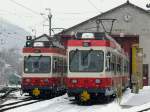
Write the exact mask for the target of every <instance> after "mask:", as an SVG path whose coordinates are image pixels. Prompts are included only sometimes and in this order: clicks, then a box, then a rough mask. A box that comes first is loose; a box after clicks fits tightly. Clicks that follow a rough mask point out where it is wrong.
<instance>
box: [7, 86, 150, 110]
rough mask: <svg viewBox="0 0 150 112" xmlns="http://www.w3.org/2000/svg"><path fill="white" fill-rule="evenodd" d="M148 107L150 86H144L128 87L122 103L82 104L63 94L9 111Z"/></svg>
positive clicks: (135, 108) (149, 106)
mask: <svg viewBox="0 0 150 112" xmlns="http://www.w3.org/2000/svg"><path fill="white" fill-rule="evenodd" d="M5 103H7V102H5ZM9 103H10V101H9ZM146 108H150V87H144V88H143V89H142V90H140V92H139V94H134V93H131V92H130V89H128V90H127V91H126V92H125V93H124V95H123V97H122V100H121V103H120V105H119V103H118V102H117V101H116V100H114V101H113V102H110V103H108V104H93V105H90V106H82V105H78V104H76V103H75V102H74V101H72V100H70V99H69V98H68V96H67V95H63V96H60V97H56V98H53V99H49V100H45V101H42V102H37V103H34V104H30V105H27V106H22V107H19V108H15V109H12V110H8V111H7V112H138V111H141V110H143V109H146ZM149 111H150V110H149ZM144 112H145V111H144Z"/></svg>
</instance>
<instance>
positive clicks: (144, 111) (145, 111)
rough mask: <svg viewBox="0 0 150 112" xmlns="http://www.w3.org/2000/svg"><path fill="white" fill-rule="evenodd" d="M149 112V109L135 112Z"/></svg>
mask: <svg viewBox="0 0 150 112" xmlns="http://www.w3.org/2000/svg"><path fill="white" fill-rule="evenodd" d="M149 111H150V107H149V108H146V109H143V110H140V111H137V112H149Z"/></svg>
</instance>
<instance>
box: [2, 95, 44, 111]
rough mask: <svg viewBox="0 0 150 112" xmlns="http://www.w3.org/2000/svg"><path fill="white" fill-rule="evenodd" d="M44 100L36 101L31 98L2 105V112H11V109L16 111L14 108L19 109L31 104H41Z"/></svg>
mask: <svg viewBox="0 0 150 112" xmlns="http://www.w3.org/2000/svg"><path fill="white" fill-rule="evenodd" d="M43 100H44V99H38V100H34V99H32V98H30V97H28V98H24V99H22V100H19V101H16V102H13V103H8V104H3V105H0V112H4V111H7V110H10V109H14V108H18V107H22V106H26V105H30V104H33V103H37V102H40V101H43Z"/></svg>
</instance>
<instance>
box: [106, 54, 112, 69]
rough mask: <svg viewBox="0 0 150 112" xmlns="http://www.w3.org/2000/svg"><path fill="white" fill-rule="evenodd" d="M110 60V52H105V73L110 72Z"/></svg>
mask: <svg viewBox="0 0 150 112" xmlns="http://www.w3.org/2000/svg"><path fill="white" fill-rule="evenodd" d="M110 60H111V54H110V52H107V54H106V71H110Z"/></svg>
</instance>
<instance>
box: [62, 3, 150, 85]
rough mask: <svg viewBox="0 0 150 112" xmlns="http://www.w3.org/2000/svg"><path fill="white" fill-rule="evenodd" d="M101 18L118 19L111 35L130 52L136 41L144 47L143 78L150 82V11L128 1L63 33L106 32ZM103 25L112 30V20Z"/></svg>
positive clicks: (107, 29)
mask: <svg viewBox="0 0 150 112" xmlns="http://www.w3.org/2000/svg"><path fill="white" fill-rule="evenodd" d="M99 19H116V21H115V22H114V25H113V28H112V33H111V35H112V36H113V37H114V38H116V40H117V41H118V42H119V43H121V44H123V47H124V49H125V50H126V51H128V52H129V53H130V52H131V46H132V44H134V43H139V47H140V48H143V53H144V56H143V71H144V77H143V78H145V79H147V82H149V84H150V48H149V44H150V12H149V11H148V10H145V9H143V8H140V7H139V6H136V5H134V4H132V3H130V2H129V1H127V2H126V3H124V4H122V5H120V6H118V7H116V8H113V9H111V10H109V11H107V12H104V13H101V14H99V15H97V16H95V17H92V18H90V19H88V20H86V21H83V22H81V23H79V24H77V25H75V26H73V27H70V28H68V29H66V30H64V31H62V32H61V33H63V34H64V35H72V34H73V33H74V32H78V31H80V32H97V31H98V32H104V28H103V26H102V25H101V24H100V23H99V24H98V23H97V20H99ZM103 25H104V26H105V29H106V31H109V30H110V27H111V22H110V21H104V22H103ZM147 82H146V83H147Z"/></svg>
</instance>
